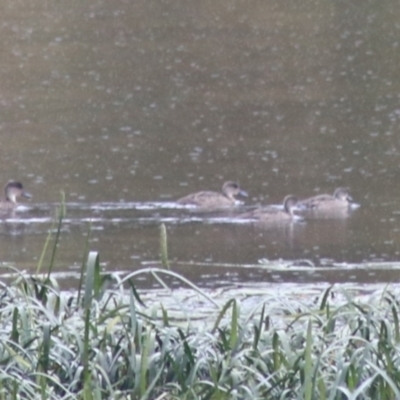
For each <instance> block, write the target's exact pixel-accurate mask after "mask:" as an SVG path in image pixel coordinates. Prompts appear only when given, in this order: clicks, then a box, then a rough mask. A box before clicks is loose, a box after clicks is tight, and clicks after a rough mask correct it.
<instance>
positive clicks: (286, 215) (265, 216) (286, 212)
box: [238, 195, 298, 224]
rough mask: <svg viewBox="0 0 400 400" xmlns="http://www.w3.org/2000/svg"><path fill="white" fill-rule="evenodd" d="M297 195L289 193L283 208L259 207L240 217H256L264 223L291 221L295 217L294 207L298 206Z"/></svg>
mask: <svg viewBox="0 0 400 400" xmlns="http://www.w3.org/2000/svg"><path fill="white" fill-rule="evenodd" d="M297 203H298V200H297V197H296V196H292V195H288V196H286V197H285V198H284V200H283V210H282V209H279V208H276V207H272V206H269V207H264V208H257V209H255V210H252V211H249V212H247V213H244V214H241V215H239V216H238V218H246V219H247V218H249V219H256V220H257V221H259V222H262V223H271V224H273V223H279V222H290V221H292V220H294V219H295V214H294V209H295V208H296V207H297Z"/></svg>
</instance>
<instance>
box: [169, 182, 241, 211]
mask: <svg viewBox="0 0 400 400" xmlns="http://www.w3.org/2000/svg"><path fill="white" fill-rule="evenodd" d="M236 196H242V197H247V196H248V194H247V192H246V191H244V190H243V189H241V188H240V186H239V184H238V183H236V182H232V181H228V182H225V183H224V184H223V185H222V192H221V193H219V192H212V191H202V192H197V193H192V194H189V195H187V196H185V197H182V198H180V199H178V200H177V203H178V204H181V205H194V206H197V207H202V208H219V207H231V206H234V205H236V204H237V202H238V200H237V199H236Z"/></svg>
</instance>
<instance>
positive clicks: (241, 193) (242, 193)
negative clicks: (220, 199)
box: [239, 190, 249, 197]
mask: <svg viewBox="0 0 400 400" xmlns="http://www.w3.org/2000/svg"><path fill="white" fill-rule="evenodd" d="M239 196H242V197H249V195H248V193H247V192H246V191H244V190H241V191H240V192H239Z"/></svg>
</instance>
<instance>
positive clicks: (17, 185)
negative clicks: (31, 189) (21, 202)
mask: <svg viewBox="0 0 400 400" xmlns="http://www.w3.org/2000/svg"><path fill="white" fill-rule="evenodd" d="M18 197H25V198H28V199H30V198H31V197H32V195H31V194H30V193H28V192H26V191H25V189H24V187H23V185H22V183H21V182H17V181H9V182H8V183H7V184H6V186H5V187H4V198H2V199H1V200H0V210H11V209H14V208H15V207H17V205H18V203H17V198H18Z"/></svg>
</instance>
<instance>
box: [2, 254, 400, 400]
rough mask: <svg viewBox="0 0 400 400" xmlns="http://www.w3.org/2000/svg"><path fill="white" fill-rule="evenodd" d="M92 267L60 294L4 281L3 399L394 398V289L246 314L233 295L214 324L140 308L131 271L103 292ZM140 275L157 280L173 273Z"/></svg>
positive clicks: (23, 281)
mask: <svg viewBox="0 0 400 400" xmlns="http://www.w3.org/2000/svg"><path fill="white" fill-rule="evenodd" d="M99 272H100V271H99V264H98V255H97V254H96V253H90V254H89V262H88V265H87V270H86V272H85V277H84V279H85V282H84V285H82V289H81V290H80V291H79V292H77V293H73V294H71V293H65V292H60V291H59V290H58V285H57V282H56V281H54V280H52V279H51V278H50V277H49V278H46V279H44V280H39V279H37V278H36V279H34V278H32V277H26V276H22V275H21V276H20V277H19V278H18V279H17V280H16V282H15V283H14V284H13V285H11V286H3V288H2V289H1V292H0V298H1V303H0V357H1V358H0V362H1V366H2V367H1V371H0V398H4V399H6V398H7V399H8V398H43V399H50V398H53V399H75V398H82V399H173V398H176V399H196V398H199V399H266V398H268V399H269V398H270V399H275V398H276V399H284V398H285V399H297V398H301V399H328V398H330V399H348V398H349V399H350V398H352V399H364V398H370V399H398V398H400V372H399V340H400V328H399V303H398V300H397V299H398V295H397V294H395V293H394V292H392V291H390V290H388V291H384V292H382V293H381V294H380V295H379V296H372V297H371V298H370V299H369V301H365V300H364V301H361V300H355V299H352V298H346V293H336V296H334V295H333V293H334V292H333V290H332V289H331V288H330V289H327V290H325V291H324V292H322V293H321V295H320V296H319V297H318V298H317V299H314V301H312V302H311V301H307V302H301V301H298V300H294V299H293V298H291V299H289V298H287V299H280V301H279V302H278V301H277V302H273V303H268V302H266V303H262V302H260V303H259V304H257V305H255V306H254V308H253V309H252V310H249V308H248V307H247V308H246V311H245V312H243V311H242V304H241V301H239V300H237V299H232V300H229V301H228V302H226V303H225V304H224V305H223V306H222V307H221V306H219V307H218V308H216V306H215V304H213V303H211V302H210V312H213V313H214V314H215V318H214V324H213V326H210V325H202V324H194V323H192V322H190V321H189V320H188V321H187V323H184V321H182V320H180V321H174V320H173V319H172V318H171V317H170V315H169V312H168V310H167V309H165V308H164V307H163V305H162V304H160V305H158V306H155V305H154V304H153V305H152V306H151V307H147V306H146V304H143V302H142V301H141V299H140V296H139V295H138V293H136V291H135V289H134V286H133V285H132V277H127V278H124V279H123V280H119V281H116V282H115V287H114V288H113V290H107V291H105V292H104V293H103V292H102V285H103V284H104V279H103V278H102V276H101V275H100V273H99ZM140 273H145V274H153V275H155V276H157V278H158V279H159V280H163V274H166V273H168V274H169V273H170V272H168V271H164V270H156V269H148V270H142V271H137V272H135V274H136V275H137V274H140ZM83 288H84V289H83ZM198 293H199V295H200V296H202V292H201V290H200V289H198ZM339 295H340V296H341V301H337V299H336V297H337V296H339ZM204 301H210V300H208V299H207V298H206V297H204ZM192 314H193V315H194V314H195V311H194V312H193V313H192ZM193 315H192V316H193Z"/></svg>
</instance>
